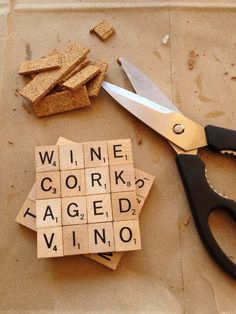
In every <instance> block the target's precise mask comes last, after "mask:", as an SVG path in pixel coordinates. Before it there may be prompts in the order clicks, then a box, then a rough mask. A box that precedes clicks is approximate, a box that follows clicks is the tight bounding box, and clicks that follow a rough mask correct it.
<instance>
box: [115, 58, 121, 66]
mask: <svg viewBox="0 0 236 314" xmlns="http://www.w3.org/2000/svg"><path fill="white" fill-rule="evenodd" d="M116 62H117V63H118V65H119V66H120V67H121V62H120V58H117V59H116Z"/></svg>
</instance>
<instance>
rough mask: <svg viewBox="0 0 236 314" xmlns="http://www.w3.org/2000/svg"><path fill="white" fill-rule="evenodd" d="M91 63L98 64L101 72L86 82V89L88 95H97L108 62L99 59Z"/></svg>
mask: <svg viewBox="0 0 236 314" xmlns="http://www.w3.org/2000/svg"><path fill="white" fill-rule="evenodd" d="M92 64H94V65H96V66H98V67H99V68H100V71H101V72H100V73H98V74H97V75H96V76H95V77H94V78H93V79H91V80H90V81H89V82H88V83H87V91H88V95H89V97H93V96H97V95H98V94H99V91H100V89H101V86H102V82H103V81H104V79H105V76H106V71H107V68H108V64H107V63H105V62H103V61H101V60H96V61H94V62H93V63H92Z"/></svg>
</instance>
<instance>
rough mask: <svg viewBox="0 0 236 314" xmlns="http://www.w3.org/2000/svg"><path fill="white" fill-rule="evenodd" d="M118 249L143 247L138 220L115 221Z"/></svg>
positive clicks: (127, 249)
mask: <svg viewBox="0 0 236 314" xmlns="http://www.w3.org/2000/svg"><path fill="white" fill-rule="evenodd" d="M113 227H114V237H115V250H116V251H133V250H140V249H141V240H140V229H139V221H138V220H127V221H114V223H113Z"/></svg>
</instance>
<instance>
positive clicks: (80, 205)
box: [62, 196, 88, 225]
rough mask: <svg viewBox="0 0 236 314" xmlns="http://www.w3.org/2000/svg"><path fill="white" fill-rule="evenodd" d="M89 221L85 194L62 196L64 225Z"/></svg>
mask: <svg viewBox="0 0 236 314" xmlns="http://www.w3.org/2000/svg"><path fill="white" fill-rule="evenodd" d="M87 221H88V218H87V210H86V197H85V196H74V197H63V198H62V225H80V224H86V223H87Z"/></svg>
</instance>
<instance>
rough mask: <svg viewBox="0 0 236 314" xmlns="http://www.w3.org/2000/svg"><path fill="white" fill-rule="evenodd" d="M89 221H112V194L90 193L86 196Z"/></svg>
mask: <svg viewBox="0 0 236 314" xmlns="http://www.w3.org/2000/svg"><path fill="white" fill-rule="evenodd" d="M86 200H87V213H88V223H95V222H105V221H112V207H111V197H110V194H109V193H107V194H98V195H90V196H87V197H86Z"/></svg>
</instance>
